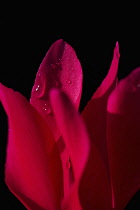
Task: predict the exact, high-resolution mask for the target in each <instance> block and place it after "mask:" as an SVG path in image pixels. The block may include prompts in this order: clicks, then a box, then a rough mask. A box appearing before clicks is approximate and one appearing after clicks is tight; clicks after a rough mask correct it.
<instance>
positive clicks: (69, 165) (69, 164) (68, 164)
mask: <svg viewBox="0 0 140 210" xmlns="http://www.w3.org/2000/svg"><path fill="white" fill-rule="evenodd" d="M70 167H71V163H70V159H68V160H67V161H66V168H67V169H68V170H69V169H70Z"/></svg>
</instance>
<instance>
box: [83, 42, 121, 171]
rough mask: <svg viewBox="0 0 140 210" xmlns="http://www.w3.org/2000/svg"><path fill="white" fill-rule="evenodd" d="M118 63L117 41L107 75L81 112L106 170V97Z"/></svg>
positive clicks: (111, 86) (114, 79) (112, 84)
mask: <svg viewBox="0 0 140 210" xmlns="http://www.w3.org/2000/svg"><path fill="white" fill-rule="evenodd" d="M118 63H119V45H118V42H117V43H116V47H115V49H114V56H113V60H112V63H111V66H110V69H109V72H108V75H107V76H106V78H105V79H104V80H103V82H102V84H101V85H100V87H99V88H98V89H97V91H96V92H95V93H94V95H93V97H92V99H91V100H90V101H89V102H88V104H87V106H86V107H85V109H84V111H83V112H82V116H83V118H84V120H85V122H86V125H87V129H88V131H89V135H90V137H91V139H92V141H93V142H94V144H95V145H96V147H97V148H98V150H99V152H100V154H101V156H102V158H103V160H104V162H105V165H106V167H107V170H109V169H108V157H107V145H106V107H107V100H108V97H109V95H110V93H111V92H112V90H113V89H114V88H115V86H116V82H117V70H118ZM108 173H109V171H108Z"/></svg>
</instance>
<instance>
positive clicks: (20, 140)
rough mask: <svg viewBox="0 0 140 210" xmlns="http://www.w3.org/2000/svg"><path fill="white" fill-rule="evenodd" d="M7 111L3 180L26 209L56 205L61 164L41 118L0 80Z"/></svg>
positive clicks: (58, 206)
mask: <svg viewBox="0 0 140 210" xmlns="http://www.w3.org/2000/svg"><path fill="white" fill-rule="evenodd" d="M0 100H1V102H2V104H3V106H4V108H5V111H6V113H7V115H8V122H9V130H8V131H9V133H8V145H7V157H6V170H5V175H6V178H5V179H6V183H7V185H8V187H9V188H10V190H11V191H12V192H13V194H15V195H16V196H17V197H18V198H19V200H20V201H21V202H22V203H23V204H24V205H25V206H26V207H27V208H28V209H30V210H41V209H42V210H43V209H52V210H54V209H60V201H61V199H62V188H63V184H62V166H61V160H60V156H59V154H58V151H57V148H56V144H55V141H54V139H53V137H52V135H51V133H50V130H49V129H48V126H47V124H46V122H45V121H44V119H43V118H42V117H41V116H40V115H39V113H37V111H36V110H35V109H34V108H33V107H32V106H31V105H30V104H29V102H28V101H27V100H26V99H25V98H24V97H23V96H22V95H21V94H19V93H18V92H14V91H13V90H12V89H10V88H6V87H5V86H3V85H2V84H0Z"/></svg>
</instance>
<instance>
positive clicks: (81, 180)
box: [51, 90, 111, 210]
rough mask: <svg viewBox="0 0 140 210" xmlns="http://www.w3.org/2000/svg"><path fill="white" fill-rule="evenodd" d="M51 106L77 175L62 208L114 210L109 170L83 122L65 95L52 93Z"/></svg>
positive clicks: (53, 91) (57, 92)
mask: <svg viewBox="0 0 140 210" xmlns="http://www.w3.org/2000/svg"><path fill="white" fill-rule="evenodd" d="M51 104H52V108H53V112H54V114H55V117H56V121H57V123H58V127H59V129H60V131H61V133H62V136H63V139H64V142H65V144H66V147H67V150H68V152H69V154H70V160H71V164H72V169H73V172H74V181H73V183H72V184H71V190H70V191H69V194H68V195H66V196H65V198H64V201H63V209H69V210H70V209H71V210H73V209H75V210H81V209H83V210H87V209H89V210H92V209H106V210H109V209H111V188H110V184H109V179H108V177H107V173H106V168H105V167H104V164H103V161H102V159H101V158H100V154H99V153H98V151H97V149H96V147H94V145H93V144H92V143H91V142H90V139H89V138H88V134H87V131H86V128H85V125H84V122H83V119H82V118H81V116H80V115H79V113H78V112H77V111H76V110H75V107H74V105H73V104H72V103H71V101H70V100H69V99H68V97H67V96H66V95H65V94H64V93H63V92H59V91H58V90H52V91H51Z"/></svg>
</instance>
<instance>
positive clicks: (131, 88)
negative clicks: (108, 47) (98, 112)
mask: <svg viewBox="0 0 140 210" xmlns="http://www.w3.org/2000/svg"><path fill="white" fill-rule="evenodd" d="M107 110H108V117H107V142H108V153H109V162H110V171H111V182H112V195H113V197H114V207H115V208H116V209H124V208H125V206H126V205H127V204H128V202H129V200H130V199H131V198H132V197H133V196H134V194H135V193H136V192H137V191H138V190H139V189H140V164H139V162H140V155H139V151H140V141H139V140H140V123H139V119H140V68H137V69H135V70H134V71H133V72H132V73H131V74H129V75H128V76H127V77H126V78H125V79H123V80H121V81H120V83H119V85H118V87H117V88H116V89H115V90H114V91H113V93H112V94H111V96H110V97H109V101H108V108H107Z"/></svg>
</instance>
